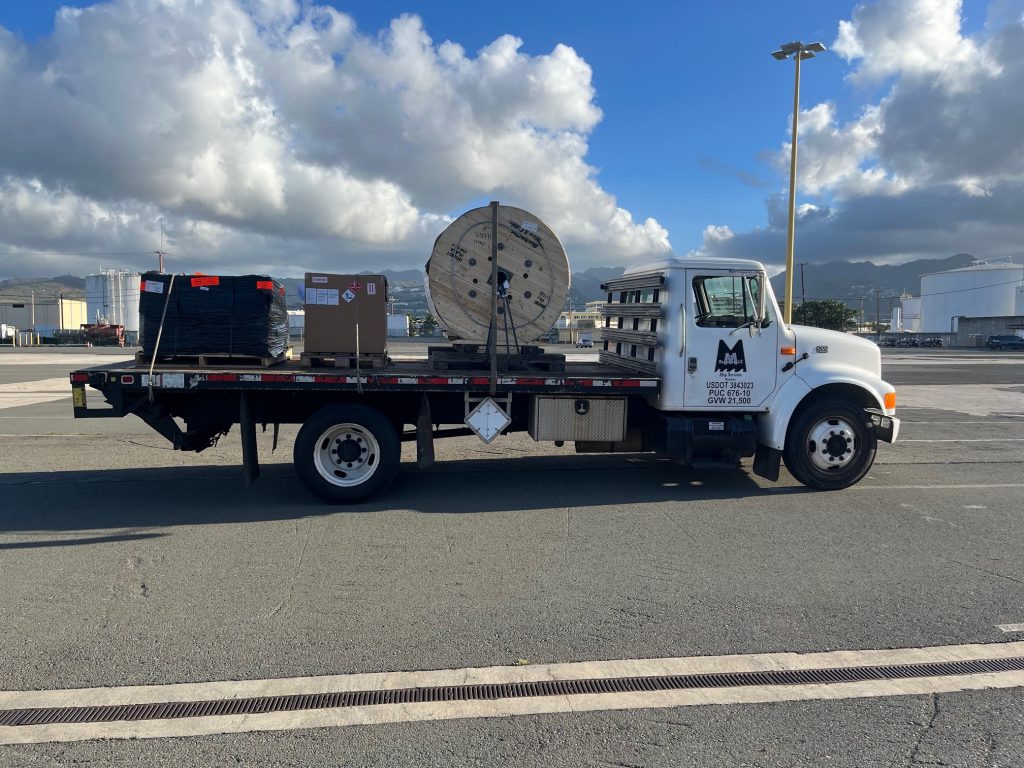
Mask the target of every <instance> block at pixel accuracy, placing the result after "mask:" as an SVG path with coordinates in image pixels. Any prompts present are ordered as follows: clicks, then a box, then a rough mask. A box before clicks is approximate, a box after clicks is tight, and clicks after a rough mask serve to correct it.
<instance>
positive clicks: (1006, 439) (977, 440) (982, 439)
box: [897, 437, 1024, 443]
mask: <svg viewBox="0 0 1024 768" xmlns="http://www.w3.org/2000/svg"><path fill="white" fill-rule="evenodd" d="M897 442H900V443H1021V442H1024V437H949V438H941V439H940V438H912V439H909V440H899V441H897Z"/></svg>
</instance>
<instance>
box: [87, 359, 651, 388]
mask: <svg viewBox="0 0 1024 768" xmlns="http://www.w3.org/2000/svg"><path fill="white" fill-rule="evenodd" d="M149 371H150V367H149V366H148V365H145V366H137V365H136V364H135V363H134V362H133V361H123V362H116V363H109V364H105V365H99V366H94V367H90V368H82V369H79V370H76V371H73V372H72V373H71V382H72V384H79V385H81V384H89V385H91V386H94V387H97V388H106V387H110V386H114V387H119V388H121V389H123V390H132V389H138V390H143V389H149V387H150V385H151V384H152V387H153V388H154V389H158V390H179V391H180V390H185V391H189V392H197V391H211V390H221V391H223V390H349V389H350V390H359V391H363V392H365V391H372V392H386V391H411V390H415V391H453V390H460V391H486V390H488V389H489V388H490V385H491V377H490V374H489V373H484V372H481V371H444V372H437V371H431V370H430V366H429V364H428V362H427V360H426V359H415V360H408V359H407V360H395V361H394V362H392V363H390V364H389V365H388V366H387V367H386V368H383V369H380V370H362V371H358V372H357V371H355V370H344V371H335V370H331V369H325V370H323V371H320V370H310V369H308V368H303V367H302V365H301V364H300V363H299V362H298V361H289V362H286V363H282V364H280V365H276V366H274V367H273V368H270V369H267V368H254V367H243V366H235V367H231V366H223V367H198V366H195V365H187V364H186V365H182V364H181V363H174V362H168V363H158V364H157V365H155V366H153V374H152V381H150V373H149ZM660 384H661V381H660V379H659V378H657V377H654V376H644V375H638V374H634V373H630V372H628V371H623V370H622V369H619V368H615V367H613V366H610V365H604V364H601V363H597V362H582V361H568V362H566V364H565V372H564V373H563V372H559V373H542V372H523V371H515V372H512V371H510V372H502V371H500V370H499V371H498V381H497V385H496V388H497V390H498V391H500V392H503V393H505V392H550V393H563V392H564V393H579V392H590V393H592V394H596V393H599V392H603V393H607V392H608V390H609V389H618V388H624V389H629V390H632V391H634V392H635V391H636V390H643V391H645V392H648V393H650V392H656V391H657V390H658V388H659V386H660Z"/></svg>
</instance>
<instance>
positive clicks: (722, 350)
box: [715, 339, 747, 373]
mask: <svg viewBox="0 0 1024 768" xmlns="http://www.w3.org/2000/svg"><path fill="white" fill-rule="evenodd" d="M723 371H724V372H729V373H746V371H747V358H746V357H745V356H744V354H743V339H740V340H738V341H737V342H736V345H735V346H732V347H730V346H729V345H728V344H726V343H725V340H724V339H719V340H718V355H717V356H716V357H715V372H716V373H719V372H723Z"/></svg>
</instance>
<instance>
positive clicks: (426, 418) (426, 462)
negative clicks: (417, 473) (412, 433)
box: [416, 394, 434, 469]
mask: <svg viewBox="0 0 1024 768" xmlns="http://www.w3.org/2000/svg"><path fill="white" fill-rule="evenodd" d="M433 463H434V422H433V420H432V419H431V417H430V400H428V399H427V396H426V394H424V395H423V400H422V401H421V402H420V413H419V416H417V417H416V466H417V467H419V468H420V469H426V468H427V467H429V466H430V465H431V464H433Z"/></svg>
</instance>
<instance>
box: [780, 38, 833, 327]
mask: <svg viewBox="0 0 1024 768" xmlns="http://www.w3.org/2000/svg"><path fill="white" fill-rule="evenodd" d="M824 50H825V46H824V45H822V44H821V43H808V44H807V45H804V44H803V43H801V42H799V41H797V42H794V43H786V44H785V45H782V46H780V47H779V50H777V51H772V56H773V57H774V58H775V59H777V60H778V61H783V60H785V59H788V58H789V57H790V56H792V57H793V60H794V61H795V62H796V86H795V87H794V89H793V145H792V153H791V155H790V159H789V230H788V232H787V234H786V304H785V307H784V310H783V312H784V320H785V321H786V325H789V324H790V323H791V322H792V320H793V230H794V227H795V225H796V124H797V117H798V116H799V114H800V62H801V61H803V60H804V59H813V58H814V54H815V53H821V52H822V51H824Z"/></svg>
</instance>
